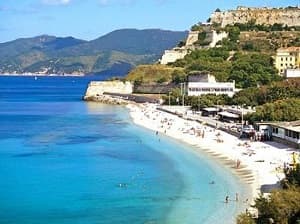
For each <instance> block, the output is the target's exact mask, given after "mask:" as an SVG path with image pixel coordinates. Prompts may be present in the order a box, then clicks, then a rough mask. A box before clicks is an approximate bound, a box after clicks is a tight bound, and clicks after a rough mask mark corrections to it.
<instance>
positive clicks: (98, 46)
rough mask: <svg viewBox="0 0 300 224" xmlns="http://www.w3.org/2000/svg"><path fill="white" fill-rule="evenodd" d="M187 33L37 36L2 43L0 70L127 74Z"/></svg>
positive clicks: (126, 31) (150, 60) (135, 31)
mask: <svg viewBox="0 0 300 224" xmlns="http://www.w3.org/2000/svg"><path fill="white" fill-rule="evenodd" d="M186 35H187V33H186V32H173V31H164V30H159V29H149V30H136V29H123V30H116V31H113V32H111V33H109V34H106V35H104V36H102V37H100V38H97V39H95V40H92V41H84V40H79V39H75V38H73V37H65V38H61V37H54V36H47V35H43V36H38V37H33V38H22V39H17V40H15V41H10V42H6V43H0V73H27V72H31V73H40V72H43V73H46V74H52V73H55V74H64V73H67V74H72V73H83V74H88V73H102V72H105V71H106V72H108V73H110V74H112V75H118V76H122V75H125V74H126V73H127V72H128V71H129V70H130V69H131V68H133V67H135V66H137V65H139V64H147V63H153V62H155V61H156V60H158V59H159V58H160V56H161V55H162V53H163V51H164V50H165V49H169V48H172V47H173V46H175V45H176V44H177V43H178V42H179V41H180V40H181V39H184V38H185V37H186Z"/></svg>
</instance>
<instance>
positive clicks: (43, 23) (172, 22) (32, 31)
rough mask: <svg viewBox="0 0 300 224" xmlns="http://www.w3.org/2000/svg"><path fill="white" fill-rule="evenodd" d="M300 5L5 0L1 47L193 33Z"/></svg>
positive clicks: (282, 0) (226, 0)
mask: <svg viewBox="0 0 300 224" xmlns="http://www.w3.org/2000/svg"><path fill="white" fill-rule="evenodd" d="M297 4H300V0H240V1H236V0H231V1H230V0H204V1H203V0H0V43H2V42H6V41H10V40H14V39H17V38H21V37H32V36H37V35H41V34H48V35H55V36H61V37H64V36H73V37H76V38H80V39H85V40H92V39H95V38H98V37H99V36H102V35H104V34H106V33H108V32H111V31H113V30H116V29H121V28H137V29H147V28H160V29H167V30H188V29H189V28H190V27H191V25H193V24H195V23H197V22H199V21H205V20H206V19H207V18H208V17H209V15H210V13H211V12H213V11H214V10H215V9H216V8H220V9H221V10H225V9H232V8H236V6H238V5H243V6H269V7H278V6H289V5H292V6H295V5H297Z"/></svg>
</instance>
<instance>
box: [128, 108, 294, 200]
mask: <svg viewBox="0 0 300 224" xmlns="http://www.w3.org/2000/svg"><path fill="white" fill-rule="evenodd" d="M129 108H130V114H131V116H132V118H133V121H134V122H135V123H136V124H139V125H141V126H144V127H146V128H149V129H151V130H154V131H155V133H156V134H158V133H164V134H166V135H168V136H170V137H173V138H176V139H179V140H182V141H184V142H185V143H188V144H191V145H193V146H197V147H196V148H195V150H196V151H198V150H199V151H203V152H206V153H209V154H211V155H213V156H216V157H219V158H224V157H226V158H228V160H231V161H233V165H232V166H231V167H233V168H235V170H237V171H238V170H243V169H247V170H248V171H251V173H252V175H253V179H254V180H253V181H252V182H251V183H248V184H250V185H251V186H252V191H253V192H252V194H253V197H256V196H257V195H258V194H259V193H261V192H260V189H261V186H262V185H274V186H275V185H277V186H278V183H279V182H280V180H282V179H283V178H284V166H285V165H284V164H292V163H296V162H295V161H292V155H291V154H292V152H294V154H297V153H298V152H297V151H296V149H293V148H290V147H288V146H285V145H282V144H279V143H275V142H260V141H249V140H243V139H239V138H237V137H235V136H233V135H230V134H228V133H226V132H224V131H221V130H219V129H218V128H216V127H215V128H213V127H209V126H207V125H205V123H199V122H198V121H191V120H185V119H183V118H181V117H179V116H177V115H174V114H170V113H167V112H165V111H160V110H158V109H157V108H156V105H153V104H145V105H129ZM293 158H295V156H294V157H293ZM242 165H243V166H242ZM237 174H239V173H237ZM227 199H228V201H229V196H228V198H227ZM225 201H226V198H225Z"/></svg>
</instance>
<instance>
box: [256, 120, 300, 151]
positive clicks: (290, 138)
mask: <svg viewBox="0 0 300 224" xmlns="http://www.w3.org/2000/svg"><path fill="white" fill-rule="evenodd" d="M256 129H257V130H258V131H263V132H266V133H268V134H270V135H271V136H272V139H273V140H274V141H276V142H280V143H284V144H288V145H291V146H293V147H296V148H300V120H299V121H293V122H265V123H257V124H256Z"/></svg>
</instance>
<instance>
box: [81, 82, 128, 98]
mask: <svg viewBox="0 0 300 224" xmlns="http://www.w3.org/2000/svg"><path fill="white" fill-rule="evenodd" d="M132 91H133V84H132V83H130V82H128V81H127V82H121V81H92V82H90V84H89V86H88V88H87V90H86V93H85V96H84V99H87V98H91V97H96V96H100V95H103V93H121V94H131V93H132Z"/></svg>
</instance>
